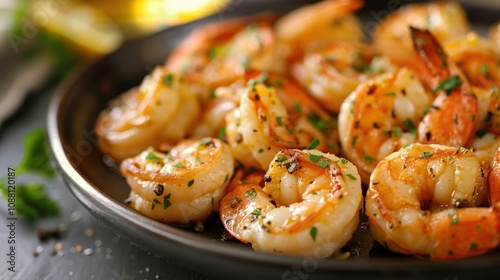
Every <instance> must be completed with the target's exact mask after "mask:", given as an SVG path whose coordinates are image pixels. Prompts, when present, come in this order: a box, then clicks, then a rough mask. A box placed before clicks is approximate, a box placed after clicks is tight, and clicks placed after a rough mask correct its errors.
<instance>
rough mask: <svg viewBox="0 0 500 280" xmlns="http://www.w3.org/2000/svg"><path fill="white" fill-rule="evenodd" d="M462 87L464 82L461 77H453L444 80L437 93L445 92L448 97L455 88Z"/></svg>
mask: <svg viewBox="0 0 500 280" xmlns="http://www.w3.org/2000/svg"><path fill="white" fill-rule="evenodd" d="M461 85H462V80H461V79H460V77H459V76H456V75H455V76H451V77H450V78H449V79H446V80H444V81H443V82H441V83H440V84H439V86H437V88H436V90H435V91H439V90H443V91H445V92H446V94H447V95H450V93H451V91H452V90H453V89H454V88H457V87H459V86H461Z"/></svg>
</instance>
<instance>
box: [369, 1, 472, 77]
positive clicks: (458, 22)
mask: <svg viewBox="0 0 500 280" xmlns="http://www.w3.org/2000/svg"><path fill="white" fill-rule="evenodd" d="M409 26H414V27H416V28H421V29H427V30H430V31H431V32H432V33H433V34H435V36H436V37H437V39H438V40H439V41H441V42H443V41H445V40H448V39H451V38H455V37H458V36H461V35H464V34H466V33H467V32H468V31H469V23H468V22H467V18H466V14H465V11H464V9H463V8H462V7H461V6H460V4H458V3H456V2H451V1H447V2H438V3H435V2H429V3H420V4H413V5H407V6H404V7H403V8H401V9H399V10H397V11H395V12H393V13H391V14H390V15H389V16H388V17H387V18H386V19H385V20H384V21H382V23H381V24H380V25H378V27H377V28H376V29H375V31H374V32H373V36H372V38H373V45H374V48H375V50H376V51H377V52H378V53H380V54H382V55H383V56H386V57H389V58H391V60H392V61H393V62H394V63H396V64H397V65H406V66H411V65H414V62H413V61H414V60H415V52H414V50H413V46H412V44H411V37H410V31H409V30H408V27H409ZM411 68H412V69H413V68H418V67H417V66H416V67H411ZM414 70H415V69H414Z"/></svg>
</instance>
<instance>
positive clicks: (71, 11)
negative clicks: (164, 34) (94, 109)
mask: <svg viewBox="0 0 500 280" xmlns="http://www.w3.org/2000/svg"><path fill="white" fill-rule="evenodd" d="M238 1H240V0H236V1H232V4H235V3H236V2H238ZM230 4H231V3H230V0H182V1H179V0H1V1H0V129H1V124H2V123H3V122H4V121H5V120H6V118H8V116H9V115H11V114H12V112H13V111H14V110H15V109H16V108H17V107H18V106H19V104H20V103H21V102H22V100H24V98H25V96H26V95H27V94H28V93H29V92H30V91H33V90H34V89H36V88H38V87H40V86H43V84H46V83H48V82H52V83H54V82H57V81H59V80H61V79H63V78H64V77H66V76H68V75H69V74H70V73H71V72H72V71H73V70H74V69H75V68H76V67H77V66H84V65H87V64H89V63H91V62H92V61H94V60H96V59H98V58H99V57H101V56H103V55H105V54H107V53H110V52H112V51H113V50H115V49H116V48H117V47H119V46H120V45H121V44H123V43H124V42H126V41H128V40H133V39H135V38H139V37H142V36H145V35H147V34H150V33H154V32H156V31H158V30H160V29H163V28H165V27H167V26H170V25H176V24H181V23H185V22H187V21H191V20H195V19H197V18H200V17H203V16H207V15H209V14H213V13H216V12H217V11H219V10H221V9H224V8H225V7H227V6H228V5H230Z"/></svg>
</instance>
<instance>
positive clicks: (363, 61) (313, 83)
mask: <svg viewBox="0 0 500 280" xmlns="http://www.w3.org/2000/svg"><path fill="white" fill-rule="evenodd" d="M395 70H396V69H395V66H393V65H391V64H390V63H389V62H388V61H387V60H386V59H383V58H380V57H373V56H372V55H370V54H367V53H363V52H362V49H360V48H357V47H355V46H354V45H351V44H348V43H345V42H333V43H329V44H327V45H325V46H322V47H320V48H314V49H313V50H310V51H308V52H307V53H306V54H305V55H304V58H303V62H301V63H297V64H296V65H295V67H294V68H293V75H294V76H295V78H296V79H297V81H299V82H300V83H301V84H302V85H304V87H305V88H307V90H308V91H309V93H310V94H311V95H312V96H313V97H314V98H315V99H316V100H318V101H319V102H320V103H321V104H322V105H323V106H324V107H325V108H326V109H328V110H329V111H330V112H332V113H338V112H339V110H340V106H341V104H342V102H343V101H344V100H345V99H346V97H347V96H348V95H349V94H350V93H351V92H352V91H353V90H354V89H355V88H356V87H357V86H358V85H359V84H360V83H361V82H364V81H366V80H368V79H369V78H372V77H374V76H376V75H379V74H381V73H383V72H394V71H395Z"/></svg>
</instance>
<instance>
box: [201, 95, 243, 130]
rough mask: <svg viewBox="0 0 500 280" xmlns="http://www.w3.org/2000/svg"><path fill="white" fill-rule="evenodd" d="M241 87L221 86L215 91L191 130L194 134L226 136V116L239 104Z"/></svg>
mask: <svg viewBox="0 0 500 280" xmlns="http://www.w3.org/2000/svg"><path fill="white" fill-rule="evenodd" d="M240 90H241V88H238V87H236V88H234V87H219V88H216V89H215V90H214V91H213V94H212V96H211V100H210V101H208V102H207V103H206V104H205V105H204V106H203V112H202V114H201V118H200V120H199V121H198V123H197V124H196V126H195V127H194V128H193V130H192V131H191V135H193V136H202V137H204V136H210V137H219V138H223V137H224V136H225V128H224V124H225V118H226V115H227V114H229V113H230V112H231V111H232V110H233V109H235V108H236V107H238V106H239V103H240V95H241V94H240V93H239V91H240Z"/></svg>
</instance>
